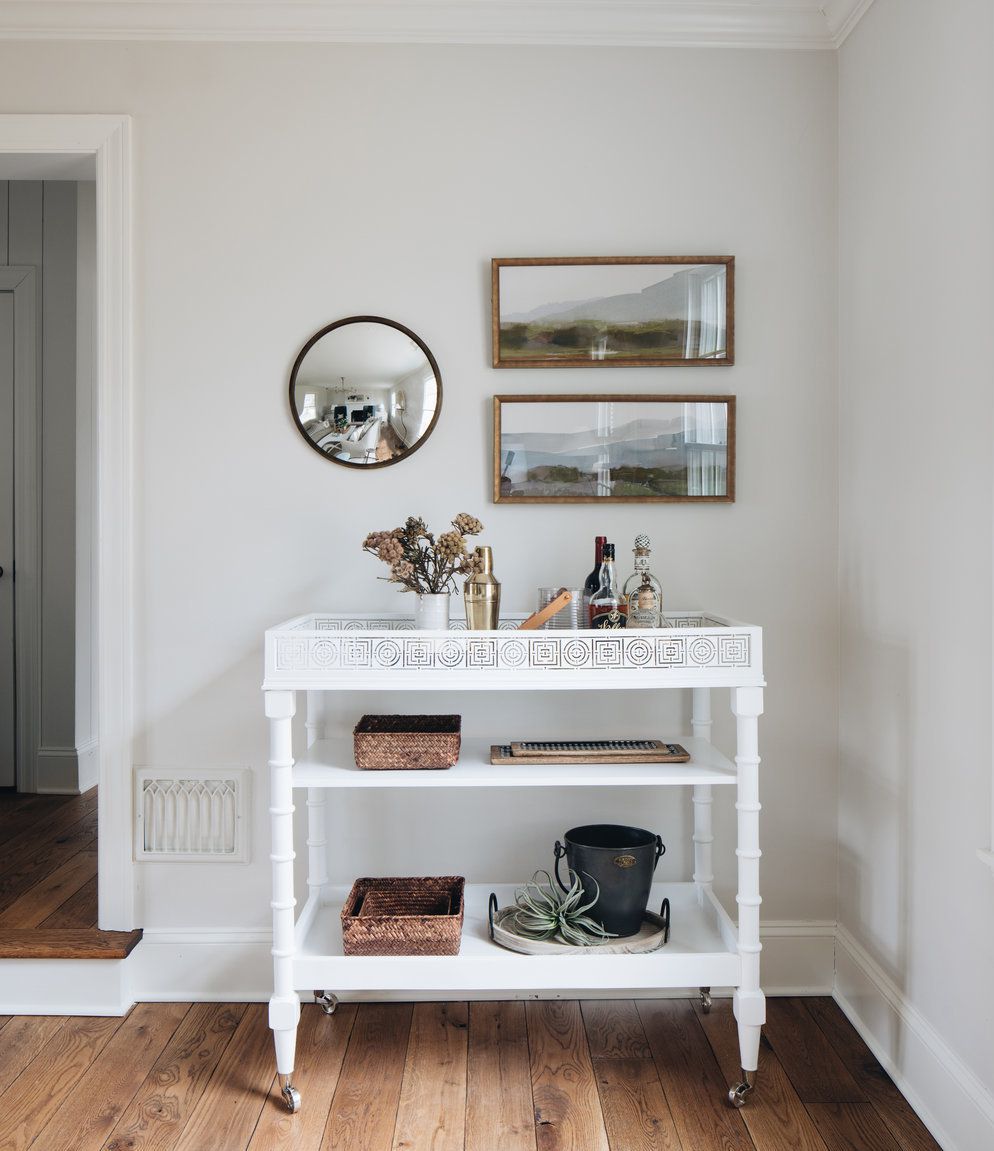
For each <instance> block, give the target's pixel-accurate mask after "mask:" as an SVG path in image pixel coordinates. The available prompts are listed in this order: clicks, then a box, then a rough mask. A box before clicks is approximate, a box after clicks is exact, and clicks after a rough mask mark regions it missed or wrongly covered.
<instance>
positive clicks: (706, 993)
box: [701, 987, 711, 1015]
mask: <svg viewBox="0 0 994 1151" xmlns="http://www.w3.org/2000/svg"><path fill="white" fill-rule="evenodd" d="M701 1010H702V1011H703V1012H704V1014H705V1015H710V1014H711V988H710V987H702V988H701Z"/></svg>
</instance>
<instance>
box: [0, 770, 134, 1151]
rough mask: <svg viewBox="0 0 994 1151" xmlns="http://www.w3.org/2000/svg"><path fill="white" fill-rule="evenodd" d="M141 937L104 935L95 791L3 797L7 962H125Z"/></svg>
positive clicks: (0, 859)
mask: <svg viewBox="0 0 994 1151" xmlns="http://www.w3.org/2000/svg"><path fill="white" fill-rule="evenodd" d="M140 939H141V932H140V931H98V930H97V790H96V788H93V789H91V790H90V791H88V792H87V793H86V794H85V795H19V794H17V793H14V792H0V959H120V958H122V957H124V956H126V955H127V954H128V953H129V952H130V951H131V949H132V948H133V947H134V946H135V945H136V944H137V943H138V941H139V940H140ZM0 1151H6V1149H5V1148H4V1146H3V1144H0Z"/></svg>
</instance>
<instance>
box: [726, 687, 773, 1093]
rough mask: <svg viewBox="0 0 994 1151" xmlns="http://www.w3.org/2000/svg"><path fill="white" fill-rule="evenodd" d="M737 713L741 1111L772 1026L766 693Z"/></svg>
mask: <svg viewBox="0 0 994 1151" xmlns="http://www.w3.org/2000/svg"><path fill="white" fill-rule="evenodd" d="M732 712H733V713H734V715H735V717H736V731H737V739H736V755H735V763H736V766H737V768H738V791H737V797H736V801H735V809H736V811H737V813H738V847H737V848H736V852H735V854H736V855H737V856H738V864H739V890H738V894H737V895H736V897H735V901H736V903H737V904H738V908H739V955H740V957H741V959H742V979H741V982H740V984H739V986H738V987H737V988H736V990H735V994H734V996H733V999H732V1007H733V1009H734V1011H735V1018H736V1019H737V1020H738V1025H739V1051H740V1055H741V1063H742V1081H741V1083H739V1084H737V1085H735V1086H733V1087H732V1089H731V1090H730V1091H729V1093H728V1097H729V1100H730V1102H731V1103H732V1104H733V1106H736V1107H741V1106H742V1104H743V1103H744V1102H745V1100H746V1097H747V1096H748V1094H749V1092H750V1091H752V1089H753V1085H754V1083H755V1076H756V1068H757V1066H758V1063H759V1037H760V1034H761V1030H762V1026H763V1024H764V1023H765V1022H766V997H765V996H764V995H763V992H762V989H761V988H760V984H759V955H760V952H761V950H762V946H763V945H762V944H761V943H760V939H759V909H760V906H761V905H762V902H763V901H762V898H761V897H760V894H759V860H760V857H761V855H762V852H761V851H760V850H759V812H760V803H759V716H760V715H762V713H763V689H762V688H759V687H744V688H743V687H740V688H733V689H732Z"/></svg>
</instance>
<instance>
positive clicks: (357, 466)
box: [288, 316, 442, 471]
mask: <svg viewBox="0 0 994 1151" xmlns="http://www.w3.org/2000/svg"><path fill="white" fill-rule="evenodd" d="M350 324H383V325H384V326H386V327H388V328H394V329H396V330H397V331H398V332H402V333H403V334H404V335H405V336H407V337H408V338H409V339H411V340H413V341H414V343H416V344H417V345H418V347H419V348H420V349H421V351H422V352H424V355H425V359H426V360H427V361H428V364H429V366H430V367H431V370H432V372H433V373H434V376H435V388H436V399H435V412H434V415H433V416H432V418H431V423H429V425H428V427H427V428H426V429H425V430H424V432H423V434H422V435H421V436H419V438H418V440H417V441H416V442H415V443H414V444H412V445H411V446H410V447H409V448H407V450H406V451H405V452H404V453H403V454H402V455H398V456H396V457H395V458H394V459H390V460H376V461H375V462H373V463H364V462H363V463H353V462H351V461H350V460H340V459H337V458H336V457H335V456H333V455H329V453H328V452H326V451H325V450H324V449H323V448H321V447H319V446H318V445H317V444H316V443H315V442H314V440H312V439H311V437H310V436H309V435H308V433H307V431H306V429H305V428H304V425H303V422H302V421H301V419H300V413H299V412H298V411H297V402H296V396H295V394H294V389H295V388H296V385H297V376H298V374H299V372H300V367H301V364H303V362H304V357H305V356H306V355H307V353H308V352H309V351H310V350H311V348H313V347H314V345H315V344H316V343H317V342H318V341H319V340H320V339H322V338H323V337H324V336H327V335H328V333H329V332H333V331H335V330H336V329H337V328H344V327H347V326H348V325H350ZM288 398H289V402H290V415H291V416H292V417H293V422H294V424H295V425H296V427H297V431H298V432H299V433H300V434H301V436H302V437H303V439H304V442H305V443H306V444H307V446H308V447H310V448H311V449H312V450H313V451H315V452H317V454H318V455H319V456H321V457H322V459H325V460H330V461H331V463H333V464H339V465H340V466H341V467H344V468H348V469H349V470H350V471H371V470H372V469H373V468H387V467H390V465H391V464H399V463H402V462H403V461H404V460H406V459H408V458H410V456H411V455H413V454H414V452H416V451H417V450H418V448H420V447H421V446H422V444H424V442H425V441H426V440H427V439H428V438H429V437H430V436H431V434H432V432H433V431H434V430H435V425H436V424H437V423H438V417H439V415H440V414H441V411H442V373H441V372H440V371H439V369H438V362H437V361H436V359H435V357H434V356H433V355H432V352H431V349H430V348H429V347H428V345H427V344H426V343H425V342H424V340H422V339H421V337H420V336H419V335H418V334H417V333H416V332H412V331H411V329H410V328H406V327H405V326H404V325H403V324H399V323H398V322H397V321H396V320H388V319H386V317H384V316H346V317H345V318H344V319H342V320H335V321H334V323H331V324H327V325H326V326H325V327H323V328H321V330H320V331H317V332H315V333H314V335H313V336H311V338H310V339H309V340H308V341H307V343H306V344H304V346H303V347H302V348H301V349H300V351H299V352H298V353H297V358H296V359H295V360H294V362H293V368H292V369H291V370H290V384H289V388H288Z"/></svg>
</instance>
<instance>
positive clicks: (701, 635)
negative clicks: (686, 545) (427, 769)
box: [263, 612, 764, 691]
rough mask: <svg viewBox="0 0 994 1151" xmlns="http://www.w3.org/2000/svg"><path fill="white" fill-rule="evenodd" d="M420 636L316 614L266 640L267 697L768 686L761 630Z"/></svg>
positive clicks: (409, 627) (679, 620) (409, 623)
mask: <svg viewBox="0 0 994 1151" xmlns="http://www.w3.org/2000/svg"><path fill="white" fill-rule="evenodd" d="M524 618H525V616H524V615H523V614H522V615H508V616H506V617H505V618H503V619H502V620H501V623H500V627H499V628H498V630H497V631H469V630H468V629H467V628H466V625H465V622H464V621H463V620H453V621H452V622H451V623H450V625H449V629H448V630H447V631H416V630H415V629H414V623H413V620H412V619H411V618H410V617H409V616H406V615H403V614H399V613H398V614H392V613H380V614H377V615H340V614H333V613H327V614H324V613H311V614H308V615H302V616H298V617H296V618H295V619H291V620H288V621H287V622H286V623H282V624H279V625H278V626H277V627H273V628H270V629H269V630H268V631H267V632H266V678H265V681H264V683H263V689H264V690H266V691H279V690H287V691H296V690H307V689H312V690H323V689H336V690H348V689H350V688H351V689H353V690H368V689H370V688H376V689H377V690H383V689H397V690H405V691H410V690H412V689H413V690H417V689H424V690H429V689H443V688H444V689H450V690H451V689H455V690H484V691H492V690H495V689H504V690H525V689H533V688H544V689H561V690H574V691H575V690H577V689H584V688H589V689H597V690H603V689H604V688H624V689H629V690H630V689H632V688H664V687H674V688H675V687H762V686H764V680H763V639H762V635H763V633H762V628H760V627H755V626H753V625H751V624H744V623H739V622H737V621H735V620H730V619H726V618H725V617H723V616H720V615H715V614H712V613H710V612H667V613H666V621H667V624H668V626H667V627H665V628H655V629H652V630H632V631H628V630H619V631H595V630H592V629H584V630H580V631H570V630H566V629H556V628H551V629H549V630H545V631H542V630H540V631H519V630H518V625H519V624H520V622H521V621H522V620H523V619H524Z"/></svg>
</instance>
